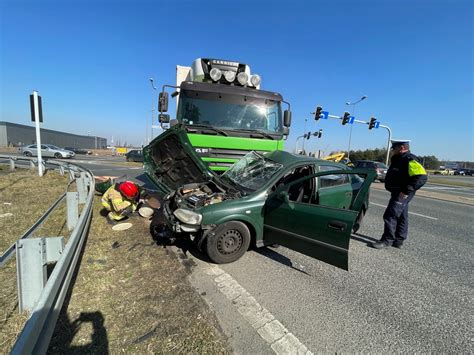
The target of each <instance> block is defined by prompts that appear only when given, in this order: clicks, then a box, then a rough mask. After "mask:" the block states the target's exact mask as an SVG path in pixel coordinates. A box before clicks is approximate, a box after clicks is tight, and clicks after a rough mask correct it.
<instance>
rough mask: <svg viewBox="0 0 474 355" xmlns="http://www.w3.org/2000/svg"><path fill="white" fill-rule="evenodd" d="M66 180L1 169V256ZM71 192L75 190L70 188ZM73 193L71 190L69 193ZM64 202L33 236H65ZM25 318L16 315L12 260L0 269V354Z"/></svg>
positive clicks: (63, 188) (52, 173) (55, 175)
mask: <svg viewBox="0 0 474 355" xmlns="http://www.w3.org/2000/svg"><path fill="white" fill-rule="evenodd" d="M67 183H68V178H67V177H63V176H61V175H59V173H58V172H55V171H47V173H46V174H45V175H44V176H43V177H42V178H41V177H39V176H38V174H37V172H36V171H32V170H29V169H17V170H16V171H14V172H10V170H9V168H8V166H7V167H5V166H1V167H0V254H3V252H4V251H5V250H6V249H7V248H8V247H9V246H10V245H11V244H13V243H14V242H15V241H16V240H17V239H18V238H19V237H20V236H21V235H22V234H23V233H24V232H26V231H27V230H28V228H29V227H31V226H32V225H33V223H34V222H35V221H36V220H37V219H38V218H39V217H41V216H42V215H43V214H44V213H45V212H46V210H47V209H48V208H49V207H50V206H51V205H52V204H53V202H55V201H56V200H57V199H58V197H59V196H60V195H61V194H62V193H64V192H65V191H66V186H67ZM73 188H74V187H73ZM70 191H74V189H72V190H70ZM65 211H66V209H65V202H63V203H61V204H60V205H59V207H58V208H57V209H56V211H55V212H53V214H52V215H50V217H49V218H48V219H47V220H46V221H45V222H44V224H43V225H42V226H40V227H39V228H38V229H37V231H36V232H35V233H34V235H33V236H58V235H62V236H67V228H66V227H65V223H66V217H65V216H66V214H65V213H66V212H65ZM27 317H28V315H27V314H19V313H18V299H17V284H16V263H15V257H13V258H12V259H10V261H9V262H8V264H7V265H5V266H4V267H3V268H1V269H0V352H3V350H2V349H10V347H11V346H12V345H13V343H14V341H15V339H16V337H17V335H18V334H19V332H20V331H21V329H22V327H23V325H24V322H25V321H26V319H27Z"/></svg>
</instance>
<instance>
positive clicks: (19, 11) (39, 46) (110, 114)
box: [0, 0, 474, 161]
mask: <svg viewBox="0 0 474 355" xmlns="http://www.w3.org/2000/svg"><path fill="white" fill-rule="evenodd" d="M0 4H1V5H0V6H1V7H0V11H1V18H0V26H1V27H0V30H1V69H0V120H2V121H10V122H16V123H24V124H31V122H30V117H29V116H30V114H29V104H28V95H29V94H30V93H31V91H32V90H33V89H37V90H39V92H40V94H41V95H42V97H43V114H44V127H46V128H51V129H59V130H65V131H68V132H74V133H79V134H87V133H90V134H95V135H99V136H104V137H107V138H108V139H109V140H110V138H111V136H114V137H115V140H117V139H118V138H120V140H121V141H122V142H123V141H127V142H128V143H133V144H140V143H142V142H143V141H144V137H145V122H146V119H147V118H148V119H149V117H150V109H151V101H152V90H151V87H150V84H149V81H148V78H149V77H153V78H155V82H156V84H157V86H161V85H163V84H165V83H167V84H173V83H174V82H175V66H176V64H180V65H190V64H191V62H192V61H193V59H195V58H198V57H213V58H222V59H231V60H237V61H241V62H244V63H247V64H249V65H250V66H251V68H252V71H253V72H255V73H259V74H260V75H261V76H262V88H263V89H265V90H270V91H277V92H280V93H281V94H282V95H283V96H284V98H285V99H286V100H288V101H290V102H291V104H292V109H293V125H292V127H291V133H290V138H289V139H288V142H287V147H288V149H292V148H293V147H294V143H295V140H296V137H297V136H299V135H301V134H303V126H304V120H305V118H308V130H309V129H311V130H312V131H314V130H315V129H319V128H323V130H324V134H323V138H321V139H319V140H318V139H311V140H310V141H309V146H308V145H307V146H306V148H309V149H310V150H314V149H323V150H326V151H327V152H329V151H335V150H341V149H347V144H348V137H349V127H348V125H347V126H344V127H343V126H341V125H340V123H339V122H336V121H335V120H330V121H318V122H317V123H316V122H315V121H314V120H313V119H312V118H311V116H310V115H309V112H311V111H313V110H314V107H315V106H316V105H317V104H320V105H322V106H323V107H324V108H325V109H327V110H328V111H330V112H331V113H334V114H338V115H339V114H342V112H343V111H344V110H345V109H346V106H345V105H344V103H345V102H346V101H351V100H352V101H353V100H356V99H357V98H359V97H360V96H361V95H367V96H368V99H367V100H365V101H363V102H361V103H360V104H358V105H357V112H356V117H357V118H358V119H364V120H368V118H369V117H370V116H371V115H374V116H376V117H377V118H378V119H379V120H380V121H381V122H382V123H383V124H386V125H388V126H390V127H391V128H392V130H393V132H394V138H403V139H411V140H412V151H413V152H414V153H415V154H419V155H432V154H433V155H436V156H437V157H438V158H441V159H451V160H471V161H473V160H474V152H473V6H472V2H471V1H469V0H451V1H448V0H446V1H428V0H426V1H420V0H418V1H417V0H410V1H408V0H407V1H387V0H372V1H337V0H332V1H330V0H328V1H311V2H310V1H305V2H301V1H291V2H290V1H286V2H278V1H265V2H263V1H261V2H258V1H252V2H239V1H227V2H226V1H219V2H214V1H204V2H202V1H185V2H183V1H100V2H99V1H22V0H15V1H13V0H1V2H0ZM386 139H387V134H386V131H385V130H381V129H379V130H372V131H369V130H368V129H367V126H363V125H355V126H354V127H353V136H352V148H354V149H366V148H375V147H384V146H385V144H386ZM307 144H308V143H307Z"/></svg>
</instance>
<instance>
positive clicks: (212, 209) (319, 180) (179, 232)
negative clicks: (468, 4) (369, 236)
mask: <svg viewBox="0 0 474 355" xmlns="http://www.w3.org/2000/svg"><path fill="white" fill-rule="evenodd" d="M144 167H145V172H146V174H147V175H148V176H149V177H150V179H151V180H152V181H153V182H154V183H155V184H156V186H157V187H158V188H159V189H160V190H161V191H162V193H163V195H164V197H163V205H162V208H161V210H160V211H157V212H156V213H155V215H154V217H153V220H152V224H151V229H152V233H153V234H155V235H157V236H160V237H163V238H178V237H189V238H191V240H193V241H194V242H195V243H196V244H197V246H198V248H199V249H200V250H201V251H203V252H205V253H206V254H207V255H208V256H209V258H210V259H211V260H212V261H213V262H215V263H218V264H220V263H230V262H233V261H235V260H237V259H239V258H240V257H241V256H242V255H243V254H244V253H245V252H246V251H247V250H248V249H249V247H250V246H254V247H263V246H265V245H271V244H280V245H283V246H286V247H287V248H290V249H293V250H295V251H297V252H300V253H303V254H306V255H308V256H311V257H314V258H317V259H319V260H321V261H324V262H327V263H329V264H332V265H335V266H337V267H340V268H343V269H345V270H347V269H348V250H349V240H350V235H351V232H352V231H355V230H357V229H358V228H359V226H360V224H361V222H362V219H363V217H364V215H365V212H366V210H367V208H368V193H369V188H370V184H371V183H372V182H373V181H374V179H375V172H373V171H369V170H363V169H350V168H348V167H347V166H345V165H343V164H339V163H334V162H330V161H325V160H319V159H315V158H311V157H307V156H302V155H294V154H290V153H288V152H284V151H274V152H270V153H265V154H261V153H259V152H255V151H254V152H250V153H248V154H247V155H246V156H244V157H243V158H242V159H241V160H239V161H238V162H236V163H235V164H234V165H233V166H232V167H231V168H230V169H229V170H227V171H226V172H225V173H224V174H222V175H217V174H215V173H214V172H212V171H211V170H210V169H209V168H208V167H207V166H206V164H205V163H204V162H203V161H202V160H201V159H200V158H199V157H198V156H197V154H196V152H195V151H194V148H193V147H192V145H191V144H190V142H189V140H188V138H187V137H186V131H185V129H184V127H182V126H181V125H177V126H174V127H172V128H170V129H168V130H167V131H166V132H164V133H163V134H161V135H160V136H158V137H157V138H155V139H154V140H153V141H152V142H151V143H150V144H149V145H148V146H147V147H145V148H144Z"/></svg>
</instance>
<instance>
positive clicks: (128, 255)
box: [48, 197, 229, 354]
mask: <svg viewBox="0 0 474 355" xmlns="http://www.w3.org/2000/svg"><path fill="white" fill-rule="evenodd" d="M100 210H101V206H100V200H99V197H97V198H96V200H95V206H94V216H93V219H92V226H91V229H90V232H89V236H88V240H87V241H86V246H85V249H84V252H83V255H82V262H81V265H80V268H79V270H78V272H77V275H76V278H75V281H74V286H73V288H72V291H71V293H70V295H69V297H67V298H66V303H65V305H64V307H63V310H62V312H61V316H60V319H59V321H58V324H57V326H56V330H55V333H54V335H53V338H52V341H51V344H50V348H49V350H48V352H49V353H51V354H62V353H136V354H141V353H145V352H146V353H204V354H206V353H213V354H215V353H227V352H229V350H228V345H227V342H226V340H225V338H224V336H223V335H222V332H221V330H220V329H219V326H218V323H217V320H216V318H215V315H214V314H213V313H212V312H211V311H210V310H209V308H208V306H207V305H206V304H205V302H204V301H203V300H202V298H201V296H200V295H199V294H198V293H197V292H196V291H195V290H194V288H193V287H192V286H191V285H190V283H189V282H188V280H187V275H188V273H189V272H190V270H191V269H192V267H193V265H192V263H191V262H189V261H188V260H180V259H182V257H181V256H177V255H176V254H174V253H173V252H172V251H171V250H170V249H166V248H164V247H163V246H158V245H157V244H156V243H155V242H154V241H153V239H152V238H151V236H150V233H149V222H148V221H146V220H145V219H143V218H141V217H139V216H134V217H132V218H131V219H130V222H131V223H132V224H133V227H132V228H131V229H129V230H126V231H121V232H115V231H113V230H112V229H111V226H110V225H108V224H107V222H106V219H105V217H103V215H101V213H100Z"/></svg>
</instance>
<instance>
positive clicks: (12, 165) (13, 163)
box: [10, 157, 15, 170]
mask: <svg viewBox="0 0 474 355" xmlns="http://www.w3.org/2000/svg"><path fill="white" fill-rule="evenodd" d="M10 170H15V159H13V158H12V157H10Z"/></svg>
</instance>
